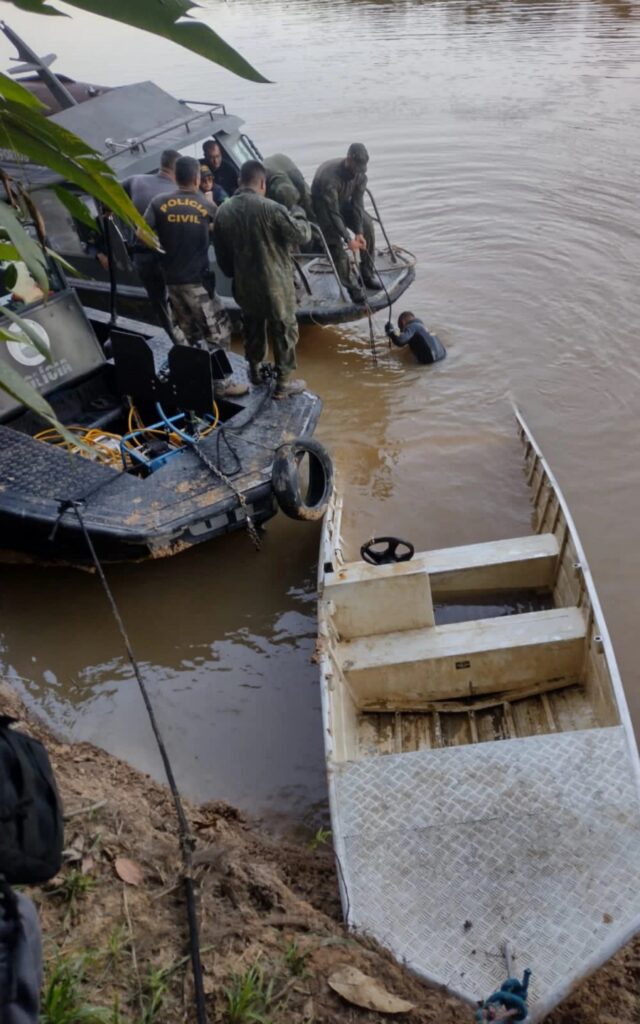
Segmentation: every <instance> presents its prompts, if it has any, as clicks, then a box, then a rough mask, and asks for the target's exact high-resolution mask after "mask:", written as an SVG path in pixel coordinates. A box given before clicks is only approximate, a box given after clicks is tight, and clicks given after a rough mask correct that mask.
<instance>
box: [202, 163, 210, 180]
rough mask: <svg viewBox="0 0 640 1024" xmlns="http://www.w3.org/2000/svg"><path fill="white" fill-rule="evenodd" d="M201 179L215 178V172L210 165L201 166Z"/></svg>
mask: <svg viewBox="0 0 640 1024" xmlns="http://www.w3.org/2000/svg"><path fill="white" fill-rule="evenodd" d="M200 177H201V178H213V171H212V170H211V168H210V167H209V165H208V164H200Z"/></svg>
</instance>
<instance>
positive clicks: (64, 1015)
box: [40, 956, 114, 1024]
mask: <svg viewBox="0 0 640 1024" xmlns="http://www.w3.org/2000/svg"><path fill="white" fill-rule="evenodd" d="M85 970H86V957H84V956H76V957H66V958H63V957H59V958H58V959H57V960H55V961H54V963H53V966H52V967H51V969H50V971H49V973H48V976H47V978H46V981H45V985H44V989H43V993H42V1006H41V1010H40V1024H111V1022H112V1021H113V1019H114V1018H113V1014H112V1011H111V1010H107V1009H106V1008H105V1007H101V1006H86V1005H85V1000H84V998H83V994H82V984H83V981H84V976H85Z"/></svg>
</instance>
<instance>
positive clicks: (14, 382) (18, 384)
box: [0, 362, 90, 451]
mask: <svg viewBox="0 0 640 1024" xmlns="http://www.w3.org/2000/svg"><path fill="white" fill-rule="evenodd" d="M0 388H2V390H3V391H6V392H7V394H9V395H11V397H12V398H15V400H16V402H20V403H21V404H22V405H26V406H27V408H29V409H31V410H32V411H33V412H35V413H37V414H38V416H42V418H43V420H46V421H47V423H50V424H51V426H52V427H55V428H56V430H58V431H59V432H60V433H61V434H62V436H63V437H64V439H65V441H68V442H69V443H70V444H73V445H77V446H78V447H79V448H84V449H85V450H86V451H90V449H89V448H88V447H87V445H85V444H83V443H82V442H81V441H79V439H78V438H77V437H76V435H75V434H72V433H71V431H70V430H67V428H66V427H65V426H64V425H63V424H62V423H60V422H59V420H57V419H56V414H55V412H54V411H53V409H52V408H51V406H50V405H49V403H48V402H47V400H46V399H45V398H43V397H42V395H41V394H40V392H38V391H36V389H35V388H34V387H33V386H32V385H31V384H29V383H28V381H26V380H24V378H23V377H21V376H20V374H19V373H18V372H17V370H14V369H13V368H12V367H11V366H9V365H8V363H4V362H0Z"/></svg>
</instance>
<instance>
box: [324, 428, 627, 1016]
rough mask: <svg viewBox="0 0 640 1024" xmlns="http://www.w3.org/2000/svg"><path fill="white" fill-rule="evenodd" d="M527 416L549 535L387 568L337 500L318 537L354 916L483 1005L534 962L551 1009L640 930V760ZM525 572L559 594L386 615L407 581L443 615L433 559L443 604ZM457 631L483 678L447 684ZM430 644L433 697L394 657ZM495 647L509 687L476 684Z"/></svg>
mask: <svg viewBox="0 0 640 1024" xmlns="http://www.w3.org/2000/svg"><path fill="white" fill-rule="evenodd" d="M518 432H519V434H520V438H521V440H522V443H523V446H524V454H525V473H526V476H527V481H528V483H529V485H530V487H531V495H532V501H533V504H534V507H535V521H536V525H535V529H536V533H537V535H538V536H534V537H530V538H525V539H524V541H520V542H519V541H518V540H516V539H514V540H512V541H508V542H507V541H501V542H494V543H493V544H485V545H470V546H468V547H467V548H451V549H443V550H442V551H439V552H428V553H424V554H421V555H416V556H415V559H414V561H413V567H412V563H405V564H404V565H395V566H389V565H387V566H384V567H382V568H380V569H370V568H369V567H366V566H364V565H363V563H349V562H345V559H344V556H343V550H342V540H341V534H340V527H341V512H342V509H341V500H340V499H339V498H338V499H337V500H334V502H333V504H332V507H331V508H330V510H329V512H328V514H327V517H326V519H325V524H324V529H323V537H322V546H321V552H320V563H319V592H320V600H319V611H318V615H319V642H318V649H319V663H320V672H321V693H322V710H323V727H324V740H325V751H326V758H327V774H328V785H329V799H330V807H331V817H332V829H333V837H334V844H335V849H336V855H337V859H338V862H339V865H340V871H339V878H340V886H341V896H342V904H343V910H344V914H345V918H346V920H347V922H348V924H349V925H350V927H352V928H353V929H354V930H356V931H360V932H363V933H367V934H369V935H372V936H373V937H375V938H376V939H377V940H378V941H379V942H381V943H382V944H383V945H385V946H386V947H387V948H388V949H389V950H390V951H391V952H392V953H393V954H394V955H395V956H396V957H397V958H398V959H399V960H400V961H401V962H403V963H405V964H406V965H407V966H408V967H409V968H410V969H411V970H412V971H414V972H415V973H416V974H418V975H419V976H420V977H422V978H424V979H425V980H427V981H430V982H433V983H435V984H438V985H441V986H444V987H445V988H446V989H447V990H449V991H450V992H452V993H454V994H456V995H457V996H460V997H462V998H463V999H465V1000H466V1001H468V1002H469V1003H470V1004H475V1003H476V1002H477V1001H478V1000H481V999H484V998H486V997H487V996H489V995H490V994H491V992H493V991H495V990H496V989H498V988H499V987H500V985H501V983H502V982H503V981H504V979H505V978H506V977H507V975H508V973H511V974H513V975H517V976H518V977H520V976H521V975H522V974H523V972H524V970H525V969H527V968H528V969H530V970H531V971H532V978H531V984H530V991H529V1005H530V1019H531V1020H532V1021H536V1020H541V1019H542V1018H543V1017H544V1016H545V1015H546V1014H547V1013H548V1012H550V1011H551V1010H552V1009H553V1007H554V1006H556V1005H557V1004H558V1003H559V1002H560V1001H561V1000H562V999H563V998H564V997H565V996H566V995H567V994H568V993H569V992H570V991H571V989H572V988H573V987H575V985H576V984H577V983H579V982H580V981H581V980H582V979H583V978H585V977H586V976H587V975H588V974H589V973H591V972H592V971H594V970H595V969H596V968H597V967H599V966H600V965H601V964H603V963H604V962H605V961H606V960H607V959H609V958H610V957H611V956H612V955H613V954H614V953H615V952H616V950H617V949H619V948H620V947H621V946H622V945H623V944H624V943H625V942H626V941H628V940H629V939H630V938H631V937H632V936H633V935H634V934H636V933H637V932H638V931H640V896H639V895H638V894H639V893H640V795H639V794H640V785H639V779H640V773H639V766H640V762H639V759H638V751H637V747H636V742H635V738H634V735H633V730H632V727H631V721H630V718H629V713H628V709H627V705H626V700H625V695H624V691H623V687H622V682H621V680H620V676H619V673H618V669H617V665H616V661H615V655H614V653H613V649H612V647H611V643H610V640H609V636H608V633H607V630H606V625H605V622H604V618H603V616H602V610H601V608H600V605H599V602H598V598H597V595H596V592H595V587H594V585H593V580H592V578H591V574H590V571H589V567H588V564H587V561H586V557H585V555H584V551H583V549H582V547H581V545H580V541H579V539H578V537H577V533H576V531H575V526H574V524H573V521H572V519H571V516H570V513H569V510H568V508H567V506H566V502H565V501H564V498H563V497H562V495H561V492H560V491H559V488H558V485H557V482H556V481H555V479H554V477H553V475H552V474H551V471H550V469H549V467H548V465H547V463H546V462H545V460H544V458H543V456H542V453H541V452H540V449H539V448H538V447H537V445H536V444H535V441H534V440H533V438H532V437H531V435H530V433H529V431H528V429H527V427H526V424H525V423H524V421H523V420H522V418H521V417H520V416H519V415H518ZM554 552H555V554H554ZM481 553H484V556H485V557H484V558H481V557H480V555H481ZM489 554H490V555H491V558H490V557H489ZM523 574H525V575H526V577H527V578H528V579H529V581H530V583H531V585H532V587H533V591H532V593H535V594H536V595H537V594H540V593H541V592H542V590H544V589H545V587H546V588H547V589H548V588H549V587H550V588H551V589H550V590H549V592H550V593H553V595H554V599H555V600H556V609H555V610H554V611H545V610H540V611H537V610H536V611H531V612H528V611H527V612H522V611H520V612H518V613H517V614H516V613H514V614H512V615H511V616H509V615H507V616H506V617H505V618H502V619H488V618H484V619H482V618H479V619H475V620H474V621H470V620H467V621H465V622H463V623H462V624H460V625H456V626H454V625H444V626H438V625H437V624H433V623H434V619H433V618H432V619H431V622H432V625H431V626H425V627H421V628H416V627H415V623H414V622H410V623H409V625H408V627H407V628H406V629H405V631H404V632H403V631H402V630H401V628H400V627H399V626H398V625H397V624H396V625H394V626H392V627H390V628H391V629H395V630H399V631H397V632H394V633H391V632H390V633H386V632H385V631H384V627H378V626H377V625H376V621H377V620H376V615H377V614H378V613H377V609H378V608H382V609H384V617H388V616H389V615H390V614H395V612H396V611H397V609H398V608H401V606H402V601H403V596H402V595H403V593H404V594H405V595H406V594H412V595H414V600H413V601H411V602H409V601H407V603H406V606H407V609H408V611H407V612H406V613H403V614H406V615H408V616H413V617H415V615H416V614H418V615H419V616H422V617H423V618H428V617H429V616H430V615H431V616H432V615H433V609H432V608H431V607H427V608H425V607H422V608H420V609H419V610H418V612H416V608H417V607H418V606H419V605H420V601H416V600H415V595H416V594H424V585H423V581H422V582H420V581H421V577H423V576H426V577H428V580H429V583H430V585H431V589H432V591H433V601H434V605H435V603H436V601H441V600H443V599H444V598H443V595H444V596H446V595H447V594H449V595H450V594H452V593H455V590H456V580H458V585H459V589H460V590H461V591H464V592H466V594H467V597H466V600H467V601H468V603H469V604H471V605H473V604H474V603H477V600H478V594H479V593H480V589H481V583H482V582H483V581H485V589H486V588H487V585H486V580H487V579H488V580H490V581H491V584H492V586H494V587H496V588H497V589H500V587H503V588H504V592H505V593H507V592H508V588H509V587H510V586H512V584H513V579H514V578H515V579H518V578H521V577H522V575H523ZM403 581H404V583H403ZM419 587H422V588H423V589H421V590H419V589H418V588H419ZM392 588H394V589H392ZM488 589H491V588H490V587H489V588H488ZM385 595H386V596H385ZM430 600H431V596H430V595H429V601H430ZM494 601H495V603H496V604H498V603H499V598H497V597H495V595H494ZM367 617H369V632H368V633H367V630H366V628H365V627H364V626H363V623H364V622H366V621H367ZM565 621H566V622H569V623H570V624H571V629H572V630H573V631H574V632H575V637H576V638H581V641H580V642H581V644H582V648H581V651H582V653H581V654H579V657H578V659H577V661H576V662H575V665H576V668H575V669H572V668H571V666H570V664H569V662H568V661H564V660H563V659H565V658H566V650H565V647H564V645H565V644H573V643H574V640H573V639H571V640H567V636H566V635H565V633H564V632H563V629H564V628H565V627H564V626H562V625H558V626H556V625H555V623H556V622H557V623H559V624H561V623H562V622H565ZM534 623H535V624H537V628H540V627H543V628H544V629H545V630H548V635H547V636H546V637H545V640H544V643H540V644H539V645H538V646H537V647H536V646H535V645H534V646H532V647H526V648H523V650H524V652H525V653H521V652H520V651H519V650H518V649H514V648H512V647H510V646H509V644H508V643H506V642H504V640H503V642H502V644H501V645H497V644H490V645H489V646H488V648H487V650H484V651H483V650H482V647H483V644H484V643H485V641H486V637H487V635H488V634H492V633H494V632H498V630H499V628H500V626H501V625H502V627H503V628H504V630H505V631H506V634H509V632H510V631H511V633H514V627H517V629H518V630H521V631H525V632H526V630H530V629H531V627H532V624H534ZM457 635H460V636H465V637H466V643H467V648H466V650H467V652H469V653H467V654H465V655H464V656H462V655H460V656H457V657H456V656H455V655H454V656H453V657H452V658H451V665H450V668H451V672H450V674H449V675H448V676H446V674H445V677H446V678H447V680H448V681H449V683H448V684H449V685H452V684H451V683H450V680H453V681H454V683H455V680H456V679H457V678H458V677H461V678H469V679H471V680H473V685H471V684H470V688H469V690H468V691H467V696H466V697H465V696H458V697H455V698H453V699H452V698H450V697H444V696H442V695H441V696H440V698H438V694H437V693H436V691H437V687H438V684H439V679H440V676H439V673H443V672H444V669H443V664H444V662H445V661H446V658H444V655H443V654H442V648H443V646H444V641H445V639H446V640H447V642H449V643H451V642H454V641H455V638H456V636H457ZM434 638H435V639H434ZM529 639H530V640H531V638H529ZM531 643H533V641H531ZM536 643H537V641H536ZM419 644H422V645H423V647H426V646H428V645H429V644H431V646H432V647H438V646H439V648H440V649H439V651H438V656H437V657H435V656H433V657H432V658H431V660H427V661H424V662H423V667H422V669H421V670H420V671H421V674H420V673H418V675H417V676H416V678H418V679H421V680H422V682H421V683H420V684H419V685H421V686H422V689H423V691H424V693H425V694H426V696H425V697H424V698H423V699H420V695H419V694H417V691H416V689H415V687H414V689H413V692H411V693H410V692H409V689H407V691H406V693H405V694H404V695H403V693H402V691H399V690H398V685H397V682H396V683H393V671H394V669H395V665H394V664H393V662H394V661H397V662H398V663H399V665H400V670H399V672H398V674H397V675H398V678H399V679H400V680H401V682H402V681H403V680H404V681H405V684H406V681H407V680H408V679H410V678H413V677H412V675H411V674H412V673H414V672H415V666H416V663H417V657H418V656H417V655H416V654H415V649H416V648H417V647H418V646H419ZM489 647H490V648H491V649H490V650H489ZM494 647H495V648H496V649H495V650H494V649H493V648H494ZM390 651H391V652H395V653H394V654H393V657H390V653H389V652H390ZM479 652H480V653H479ZM485 657H486V658H488V659H492V660H490V661H489V664H490V665H492V666H493V671H494V672H495V673H496V677H497V678H499V674H500V672H501V671H503V670H504V666H505V664H508V665H509V666H510V667H509V668H508V670H507V671H506V676H507V678H508V680H509V683H508V686H507V688H506V689H505V688H504V686H503V687H497V686H495V687H494V690H496V689H498V690H500V691H501V692H497V693H495V694H491V693H487V692H486V690H485V691H482V689H480V690H479V692H476V688H477V687H478V685H479V681H480V680H481V678H482V675H481V670H482V671H483V670H484V664H485V663H484V662H483V661H482V658H485ZM572 657H573V656H572ZM522 663H524V666H525V669H527V671H528V668H529V667H530V666H532V665H535V664H536V663H537V665H538V675H539V677H540V676H541V677H542V681H541V678H538V679H533V680H532V679H530V678H529V677H528V675H527V671H525V672H523V673H521V678H520V679H519V680H518V676H517V673H514V670H513V669H512V667H511V666H515V667H516V669H518V666H519V665H521V664H522ZM384 664H388V665H389V669H388V671H386V670H381V666H382V665H384ZM540 666H542V668H540ZM561 666H562V667H561ZM445 667H446V666H445ZM574 671H575V672H576V673H577V674H576V676H575V677H574V675H572V672H574ZM390 680H391V682H390ZM407 686H408V684H407ZM412 686H413V684H412ZM376 691H377V692H376ZM538 712H539V713H538ZM505 949H508V951H509V960H510V965H511V966H510V971H508V970H507V963H506V960H505V955H504V954H505Z"/></svg>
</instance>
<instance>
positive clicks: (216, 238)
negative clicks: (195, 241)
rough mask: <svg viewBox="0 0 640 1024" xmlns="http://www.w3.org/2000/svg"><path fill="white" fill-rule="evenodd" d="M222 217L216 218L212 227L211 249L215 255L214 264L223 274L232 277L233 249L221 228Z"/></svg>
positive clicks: (222, 227)
mask: <svg viewBox="0 0 640 1024" xmlns="http://www.w3.org/2000/svg"><path fill="white" fill-rule="evenodd" d="M223 221H224V217H219V218H216V223H215V224H214V226H213V238H212V240H213V249H214V252H215V254H216V263H217V264H218V266H219V267H220V270H221V271H222V273H223V274H226V276H227V277H233V274H234V266H233V248H232V247H231V246H230V245H229V244H228V242H227V239H226V237H225V230H224V226H223Z"/></svg>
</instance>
